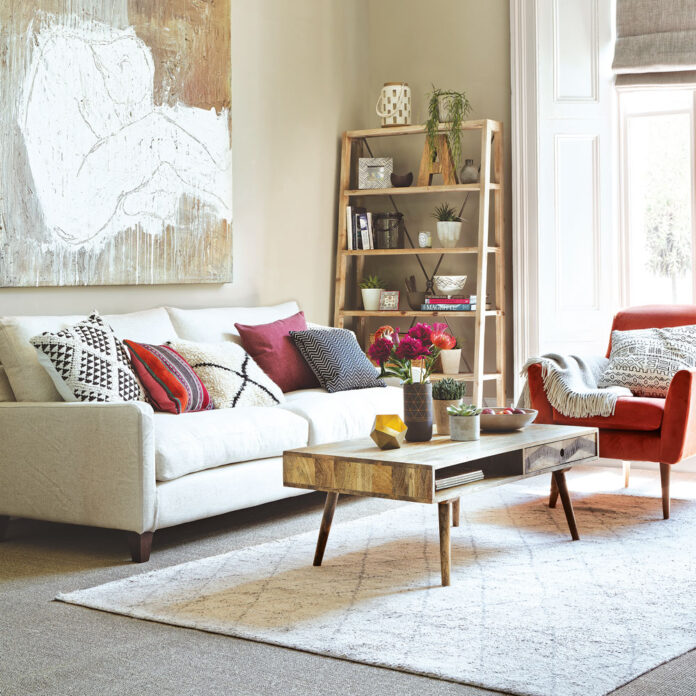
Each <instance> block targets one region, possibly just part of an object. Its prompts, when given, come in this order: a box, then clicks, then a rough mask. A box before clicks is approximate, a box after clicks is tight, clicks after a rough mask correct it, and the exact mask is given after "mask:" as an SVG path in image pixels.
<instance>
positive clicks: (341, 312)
mask: <svg viewBox="0 0 696 696" xmlns="http://www.w3.org/2000/svg"><path fill="white" fill-rule="evenodd" d="M441 130H442V134H441V135H439V136H438V143H437V156H436V157H435V158H434V159H433V158H432V156H431V155H430V152H429V148H428V143H427V139H426V130H425V126H398V127H394V128H374V129H370V130H355V131H346V132H345V133H344V134H343V141H342V151H341V155H342V157H341V173H340V198H339V211H338V243H337V255H336V290H335V306H334V325H335V326H338V327H343V326H344V325H345V322H346V320H347V319H350V320H352V321H354V322H356V324H357V325H356V329H357V333H358V336H359V337H360V338H361V339H362V341H363V348H367V346H366V345H365V343H366V340H367V336H368V334H367V324H366V322H367V321H368V320H369V319H370V318H373V317H378V318H384V319H390V318H393V317H410V318H413V319H414V320H415V319H416V318H418V317H421V318H423V320H424V321H428V319H429V318H430V317H442V318H444V319H445V320H446V321H447V320H449V319H452V318H457V319H462V320H463V321H466V322H467V325H468V327H469V332H470V335H472V337H473V342H474V361H473V371H472V372H469V373H460V374H459V375H453V376H454V377H456V378H458V379H462V380H466V381H469V382H472V383H473V402H474V403H476V404H478V405H481V404H482V402H483V385H484V383H485V382H486V381H495V386H496V402H497V404H498V405H499V406H504V405H506V404H505V376H506V375H505V372H506V348H505V249H504V241H505V240H504V220H503V211H504V195H505V194H504V187H503V180H504V176H503V161H504V160H503V156H504V155H503V124H502V123H500V122H499V121H493V120H490V119H482V120H478V121H466V122H465V123H463V124H462V130H467V131H474V130H479V131H480V132H481V138H480V146H481V159H480V161H481V174H480V177H479V182H478V183H475V184H458V183H457V178H456V173H454V167H453V166H452V162H451V155H450V149H449V143H448V142H447V138H446V136H445V134H444V131H445V128H444V127H441ZM406 135H420V136H422V137H423V138H424V150H423V153H424V156H423V159H422V161H421V168H420V172H419V176H418V181H417V182H416V185H415V186H411V187H408V188H385V189H363V190H358V189H355V188H351V182H352V181H356V180H357V177H356V176H355V171H353V170H354V169H355V167H354V166H353V165H354V163H355V162H356V155H357V153H358V151H359V150H358V148H363V147H365V146H366V145H367V143H368V141H369V139H371V138H378V137H381V138H390V137H392V138H393V137H399V136H406ZM367 147H368V151H369V146H367ZM434 174H441V175H442V177H443V183H442V184H441V185H433V184H431V183H430V182H431V181H432V177H433V175H434ZM457 192H461V193H470V192H478V204H479V205H478V243H477V245H476V246H474V247H458V248H453V249H451V248H442V249H437V248H435V249H416V248H415V247H413V245H411V247H409V248H406V249H369V250H362V249H358V250H353V249H351V250H349V249H348V244H347V225H346V207H347V206H349V205H352V204H354V199H358V198H364V197H365V198H367V199H368V200H369V198H371V197H373V196H384V197H387V198H388V199H389V200H390V201H391V203H392V205H393V206H394V208H395V209H396V204H395V203H394V198H393V196H402V195H421V194H426V195H427V194H431V193H432V194H443V193H457ZM491 196H492V198H493V200H492V201H491ZM491 208H492V210H491ZM491 214H492V215H493V223H494V224H493V240H492V242H491V240H489V228H490V225H489V223H490V217H491ZM407 236H408V241H409V242H411V239H410V236H409V235H407ZM491 253H492V254H493V256H494V268H495V274H494V279H493V286H494V288H493V289H494V292H493V293H492V295H491V296H492V297H494V298H495V304H494V309H486V304H487V303H486V297H487V295H488V294H489V293H487V290H488V287H489V283H488V277H487V276H488V257H489V254H491ZM433 254H442V255H445V254H458V255H460V256H459V257H458V258H461V255H464V254H475V255H476V261H477V262H476V297H477V304H476V310H475V311H472V312H459V311H416V310H402V309H399V310H393V311H375V312H368V311H365V310H361V309H350V307H346V298H347V295H348V294H349V293H348V290H349V288H348V287H347V286H349V285H350V286H352V287H351V288H350V290H351V292H350V294H351V296H352V299H353V303H354V304H353V306H355V307H359V306H361V304H360V292H359V287H358V282H359V281H360V279H361V278H362V275H363V271H364V265H365V259H366V258H367V257H369V256H378V257H379V258H380V259H382V260H384V259H386V258H387V257H390V256H394V257H398V256H404V255H414V256H416V258H417V260H418V262H419V263H420V264H421V267H422V268H423V266H422V262H421V259H420V257H421V256H424V257H427V256H431V255H433ZM350 260H354V271H355V273H354V279H352V278H351V279H349V277H348V275H349V274H348V268H349V266H348V264H349V261H350ZM423 271H424V273H425V269H424V268H423ZM426 275H427V274H426ZM489 317H490V318H491V319H492V320H494V321H495V365H496V368H495V372H492V373H486V372H485V371H484V363H485V347H486V340H485V339H486V323H487V322H486V319H487V318H489ZM472 320H473V331H471V324H470V323H469V322H470V321H472ZM441 376H442V375H437V376H434V378H438V377H441Z"/></svg>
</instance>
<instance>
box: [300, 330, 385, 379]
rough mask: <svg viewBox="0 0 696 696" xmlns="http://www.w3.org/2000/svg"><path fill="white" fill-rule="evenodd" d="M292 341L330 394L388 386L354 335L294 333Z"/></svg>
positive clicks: (320, 331)
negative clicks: (380, 377) (378, 374)
mask: <svg viewBox="0 0 696 696" xmlns="http://www.w3.org/2000/svg"><path fill="white" fill-rule="evenodd" d="M290 337H291V338H292V340H293V341H294V343H295V345H296V346H297V349H298V350H299V351H300V353H301V355H302V357H303V358H304V359H305V361H306V362H307V364H308V365H309V366H310V367H311V368H312V371H313V372H314V374H315V375H316V376H317V379H318V380H319V382H320V384H321V386H322V387H324V389H326V391H328V392H338V391H346V390H348V389H368V388H370V387H384V386H386V384H385V383H384V382H383V381H382V380H381V379H379V377H378V376H377V370H376V369H375V367H374V365H372V363H371V362H370V361H369V360H368V359H367V356H366V355H365V353H364V352H363V350H362V349H361V348H360V345H359V344H358V341H357V339H356V338H355V334H354V333H353V332H352V331H349V330H348V329H307V331H291V332H290Z"/></svg>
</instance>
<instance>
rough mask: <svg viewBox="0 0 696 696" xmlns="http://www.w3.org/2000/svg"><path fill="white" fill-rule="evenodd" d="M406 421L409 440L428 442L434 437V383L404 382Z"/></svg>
mask: <svg viewBox="0 0 696 696" xmlns="http://www.w3.org/2000/svg"><path fill="white" fill-rule="evenodd" d="M404 423H406V425H407V426H408V430H407V431H406V439H407V440H408V441H409V442H428V440H432V437H433V385H432V384H431V383H430V382H426V383H425V384H404Z"/></svg>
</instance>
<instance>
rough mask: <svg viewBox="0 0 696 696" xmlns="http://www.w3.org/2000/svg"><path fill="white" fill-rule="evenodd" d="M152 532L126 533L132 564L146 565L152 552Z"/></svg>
mask: <svg viewBox="0 0 696 696" xmlns="http://www.w3.org/2000/svg"><path fill="white" fill-rule="evenodd" d="M152 534H153V533H152V532H143V533H142V534H138V533H137V532H128V546H129V548H130V553H131V558H132V559H133V563H147V562H148V561H149V560H150V551H152Z"/></svg>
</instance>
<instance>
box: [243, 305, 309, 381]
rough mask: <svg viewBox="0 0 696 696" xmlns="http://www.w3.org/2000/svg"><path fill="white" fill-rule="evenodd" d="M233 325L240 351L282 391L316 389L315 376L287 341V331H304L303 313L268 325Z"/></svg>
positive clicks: (290, 340)
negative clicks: (238, 337) (239, 343)
mask: <svg viewBox="0 0 696 696" xmlns="http://www.w3.org/2000/svg"><path fill="white" fill-rule="evenodd" d="M235 326H236V327H237V330H238V331H239V335H240V337H241V339H242V345H243V346H244V350H246V352H247V353H249V355H251V357H252V358H254V360H256V362H257V363H258V364H259V367H260V368H261V369H262V370H263V371H264V372H265V373H266V374H267V375H268V376H269V377H270V378H271V379H272V380H273V381H274V382H275V383H276V384H277V385H278V386H279V387H280V388H281V389H282V390H283V391H284V392H290V391H297V390H298V389H312V388H313V387H318V386H319V380H318V379H317V378H316V375H315V374H314V372H312V370H311V368H310V367H309V365H308V364H307V362H306V361H305V359H304V358H303V357H302V355H301V354H300V351H299V350H297V348H296V346H295V344H294V343H293V341H292V339H291V338H290V331H304V330H305V329H306V328H307V322H306V321H305V316H304V312H298V313H297V314H293V315H292V316H290V317H286V318H285V319H278V321H274V322H271V323H270V324H257V325H251V326H250V325H247V324H235Z"/></svg>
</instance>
